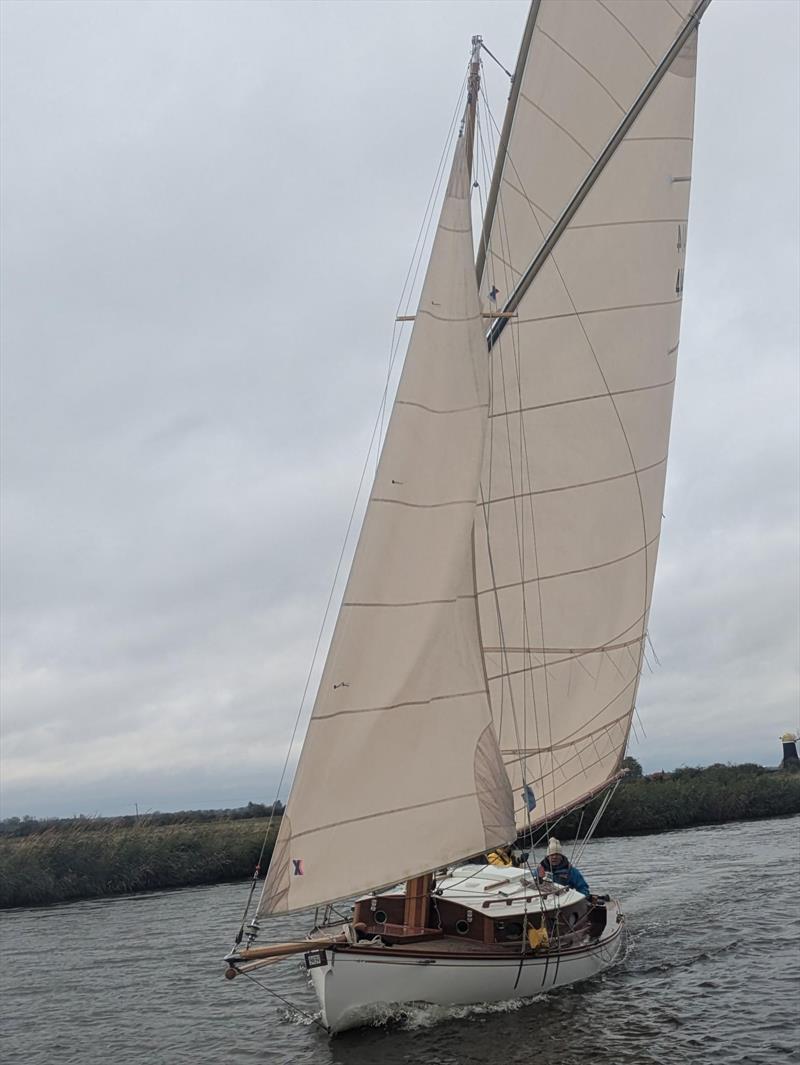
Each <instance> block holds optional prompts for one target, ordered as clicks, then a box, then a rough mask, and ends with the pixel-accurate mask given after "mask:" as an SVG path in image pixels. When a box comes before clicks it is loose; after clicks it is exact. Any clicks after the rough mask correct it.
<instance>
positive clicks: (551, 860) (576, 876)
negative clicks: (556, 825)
mask: <svg viewBox="0 0 800 1065" xmlns="http://www.w3.org/2000/svg"><path fill="white" fill-rule="evenodd" d="M538 874H539V879H540V880H544V878H545V877H546V876H550V877H551V879H552V880H553V882H554V883H555V884H563V885H564V886H565V887H570V888H574V889H575V891H580V893H581V894H582V895H588V894H589V885H588V884H587V883H586V881H585V880H584V879H583V876H582V875H581V871H580V869H578V868H576V867H575V866H574V865H572V864H571V863H570V862H569V860H568V858H567V857H566V855H565V854H564V852H563V851H562V849H561V844H560V843H559V841H558V840H557V839H556V838H555V837H554V836H552V837H551V838H550V839H549V840H548V842H547V855H546V856H545V857H544V858H543V859H542V861H541V864H540V865H539V869H538Z"/></svg>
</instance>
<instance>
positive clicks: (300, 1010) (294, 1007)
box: [237, 943, 329, 1035]
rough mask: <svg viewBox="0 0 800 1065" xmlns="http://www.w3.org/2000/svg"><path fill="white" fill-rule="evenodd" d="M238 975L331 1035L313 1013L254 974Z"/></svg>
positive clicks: (240, 973)
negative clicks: (263, 982) (274, 989)
mask: <svg viewBox="0 0 800 1065" xmlns="http://www.w3.org/2000/svg"><path fill="white" fill-rule="evenodd" d="M309 946H312V947H313V944H311V943H310V944H309ZM237 975H239V976H246V977H247V979H248V980H252V981H253V983H254V984H257V985H258V987H260V988H261V990H262V991H266V992H267V994H268V995H272V996H273V997H274V998H277V999H279V1000H280V1001H281V1002H282V1003H283V1004H284V1006H288V1007H289V1009H291V1010H295V1012H297V1013H301V1014H302V1015H303V1016H304V1017H308V1019H309V1020H310V1021H311V1022H312V1023H314V1024H316V1025H318V1026H319V1027H320V1028H321V1029H322V1030H323V1032H324V1033H325V1034H326V1035H328V1034H329V1033H328V1029H327V1028H326V1027H325V1025H324V1024H323V1023H322V1021H321V1020H320V1019H319V1017H316V1016H315V1015H314V1014H313V1013H309V1012H308V1010H304V1009H303V1007H302V1006H297V1005H295V1003H294V1002H290V1001H289V999H288V998H284V997H283V995H280V994H278V992H277V991H273V989H272V988H271V987H267V985H266V984H262V982H261V981H260V980H259V979H258V978H257V977H255V976H253V974H252V973H246V972H244V971H243V970H241V969H240V970H239V971H238V974H237Z"/></svg>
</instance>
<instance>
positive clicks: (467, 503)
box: [370, 496, 475, 510]
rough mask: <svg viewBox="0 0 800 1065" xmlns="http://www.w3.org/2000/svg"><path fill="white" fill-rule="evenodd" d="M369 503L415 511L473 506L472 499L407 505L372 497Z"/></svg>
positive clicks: (398, 500)
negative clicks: (408, 508) (411, 508)
mask: <svg viewBox="0 0 800 1065" xmlns="http://www.w3.org/2000/svg"><path fill="white" fill-rule="evenodd" d="M370 503H391V504H392V505H393V506H397V507H414V508H415V509H417V510H435V509H437V508H439V507H464V506H470V507H474V506H475V500H474V499H450V500H448V501H446V502H444V503H407V502H406V501H405V500H404V499H386V497H385V496H372V498H371V499H370Z"/></svg>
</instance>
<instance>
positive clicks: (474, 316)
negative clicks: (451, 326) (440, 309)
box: [416, 307, 481, 322]
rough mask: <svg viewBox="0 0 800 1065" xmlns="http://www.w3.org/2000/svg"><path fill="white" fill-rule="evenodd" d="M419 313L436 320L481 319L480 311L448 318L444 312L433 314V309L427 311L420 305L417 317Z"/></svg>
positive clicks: (467, 320) (470, 320) (462, 320)
mask: <svg viewBox="0 0 800 1065" xmlns="http://www.w3.org/2000/svg"><path fill="white" fill-rule="evenodd" d="M421 314H425V315H427V316H428V317H429V318H435V319H436V321H437V322H479V321H480V320H481V314H480V312H478V314H468V315H465V316H464V317H459V318H448V317H447V316H446V315H444V314H435V313H434V312H433V311H429V310H428V309H427V308H426V307H420V308H419V310H418V311H417V314H416V317H417V318H419V316H420V315H421Z"/></svg>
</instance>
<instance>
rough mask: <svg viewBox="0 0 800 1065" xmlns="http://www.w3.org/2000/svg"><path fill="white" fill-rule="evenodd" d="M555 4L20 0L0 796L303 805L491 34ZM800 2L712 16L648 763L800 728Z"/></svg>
mask: <svg viewBox="0 0 800 1065" xmlns="http://www.w3.org/2000/svg"><path fill="white" fill-rule="evenodd" d="M526 11H527V5H526V4H525V3H518V2H498V0H486V2H484V0H475V2H459V3H447V2H442V0H435V2H434V3H423V2H418V3H410V2H406V3H403V2H397V3H377V2H375V3H366V2H361V3H352V4H351V3H333V2H331V3H302V2H296V0H293V2H291V3H277V2H275V3H256V2H246V3H236V2H231V0H225V2H224V3H217V2H214V0H206V2H204V3H188V2H184V3H171V2H169V0H157V2H155V3H147V2H137V3H114V2H107V3H102V4H101V3H94V2H91V3H73V2H69V0H65V2H59V3H48V2H42V0H40V2H37V3H33V2H27V3H18V2H14V0H5V2H4V3H2V5H0V12H1V13H2V22H3V26H2V29H3V55H2V77H3V83H2V120H3V127H4V133H3V138H4V139H3V144H2V168H3V169H2V178H3V188H2V192H3V207H2V222H3V235H2V269H3V290H2V354H3V361H2V415H3V428H2V432H3V437H2V479H3V483H2V491H3V505H2V563H3V580H2V606H3V624H2V650H3V689H2V712H3V713H2V727H3V745H2V759H3V775H2V783H3V794H4V804H3V814H4V815H5V816H10V815H12V814H22V813H31V814H49V813H57V814H69V813H72V812H86V813H98V812H100V813H108V814H110V813H118V812H130V811H132V809H133V807H134V804H135V803H138V805H139V808H140V809H142V810H144V809H176V808H187V807H197V806H223V805H240V804H243V803H246V802H247V801H248V800H254V801H270V800H271V799H272V798H273V796H274V789H275V784H276V780H277V774H278V771H279V767H280V764H281V762H282V760H283V757H284V754H285V751H286V747H287V743H288V739H289V734H290V731H291V726H292V721H293V719H294V715H295V712H296V709H297V705H298V702H299V699H300V695H301V692H302V688H303V683H304V680H305V674H306V671H307V669H308V665H309V661H310V658H311V654H312V651H313V647H314V641H315V639H316V634H317V629H318V627H319V622H320V619H321V615H322V611H323V609H324V605H325V601H326V599H327V595H328V590H329V586H330V581H331V577H332V575H333V571H334V567H335V565H336V560H337V557H338V554H339V549H340V546H341V541H342V536H343V533H344V529H345V526H346V523H347V517H348V514H349V511H350V507H351V504H352V500H353V495H354V491H355V487H356V484H357V481H358V477H359V473H360V470H361V464H362V462H363V460H364V454H365V451H366V448H367V444H368V440H369V436H370V431H371V427H372V424H373V421H374V417H375V412H376V409H377V405H378V401H379V397H380V394H381V390H382V387H383V380H384V377H385V373H386V363H387V357H388V352H389V344H390V339H391V332H392V321H393V317H394V313H395V306H396V304H397V300H398V296H399V294H400V289H401V287H402V284H403V279H404V277H405V273H406V269H407V266H408V262H409V259H410V257H411V253H412V249H413V245H414V241H415V239H416V234H417V230H418V227H419V223H420V220H421V217H422V214H423V211H424V208H425V203H426V200H427V196H428V192H429V189H430V185H431V181H432V179H433V176H434V172H435V170H436V165H437V162H438V159H439V156H440V153H441V150H442V146H443V143H444V140H445V135H446V132H447V128H448V124H449V121H450V116H451V113H452V110H453V106H454V104H455V101H456V98H457V95H458V90H459V85H460V82H461V79H462V77H463V73H464V67H465V62H466V58H467V55H468V50H469V40H470V36H471V35H472V34H473V33H482V34H483V36H484V38H485V40H486V42H487V44H488V45H489V47H490V48H491V49H492V51H493V52H494V53H495V54H496V55H497V56H498V57H500V58H501V59H502V60H503V62H505V65H506V66H509V67H512V66H513V63H514V61H515V58H516V53H517V49H518V44H519V37H520V33H521V29H522V25H523V23H524V20H525V15H526ZM799 13H800V5H798V4H797V3H795V2H794V0H756V2H745V0H715V2H714V3H713V4H712V6H711V8H710V9H709V11H708V14H707V15H706V17H705V19H704V22H703V27H702V31H701V42H700V58H699V71H698V88H697V122H696V140H695V161H694V179H693V187H692V209H691V222H690V239H689V249H688V262H687V269H686V281H685V292H684V317H683V331H682V338H681V360H680V366H679V373H678V389H677V394H676V402H675V417H674V422H673V434H672V447H671V456H670V464H669V472H668V477H667V498H666V502H665V507H664V511H665V514H666V520H665V522H664V529H663V538H662V544H661V553H660V561H659V572H658V578H657V582H656V592H655V604H654V609H653V614H652V619H651V628H650V632H651V635H652V639H653V643H654V645H655V649H656V652H657V654H658V658H659V659H660V665H657V664H656V663H655V661H654V660H653V657H652V655H651V656H650V660H651V664H652V666H653V669H654V672H653V673H652V674H651V673H650V672H649V669H648V670H646V671H645V677H644V678H643V682H642V685H641V690H640V698H639V716H640V718H641V723H642V725H643V728H644V733H646V735H644V734H643V733H642V730H641V729H639V735H640V739H639V741H638V742H637V741H634V743H633V745H632V750H631V753H633V754H634V755H635V756H636V757H637V758H639V759H640V760H641V761H642V762H643V763H644V765H645V767H646V768H647V769H656V768H661V767H662V766H663V767H664V768H671V767H673V766H675V765H679V764H685V763H688V764H703V763H707V762H710V761H716V760H732V761H760V762H764V763H775V762H776V761H777V760H778V758H779V744H778V739H777V737H778V736H779V734H780V733H781V732H783V731H784V730H785V729H787V728H797V727H798V628H797V625H798V538H797V537H798V534H797V524H798V492H797V486H798V437H797V421H798V307H797V292H798V284H799V280H800V279H799V278H798V251H797V244H798V187H799V183H800V175H798V96H799V95H800V92H799V90H800V86H798V73H797V55H798V44H799V43H800V42H799V41H798V36H799V35H800V34H799V30H798V21H799ZM487 73H488V74H489V78H490V81H489V90H490V93H491V95H490V102H492V103H493V107H494V110H495V112H496V116H497V119H498V121H500V119H501V115H502V110H503V102H504V94H505V92H506V87H507V86H506V84H504V82H503V75H502V74H501V72H499V71H497V70H495V69H492V70H491V71H488V70H487ZM312 695H313V692H312ZM309 705H310V701H309ZM638 727H639V726H638V725H637V728H638ZM284 797H285V794H284Z"/></svg>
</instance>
